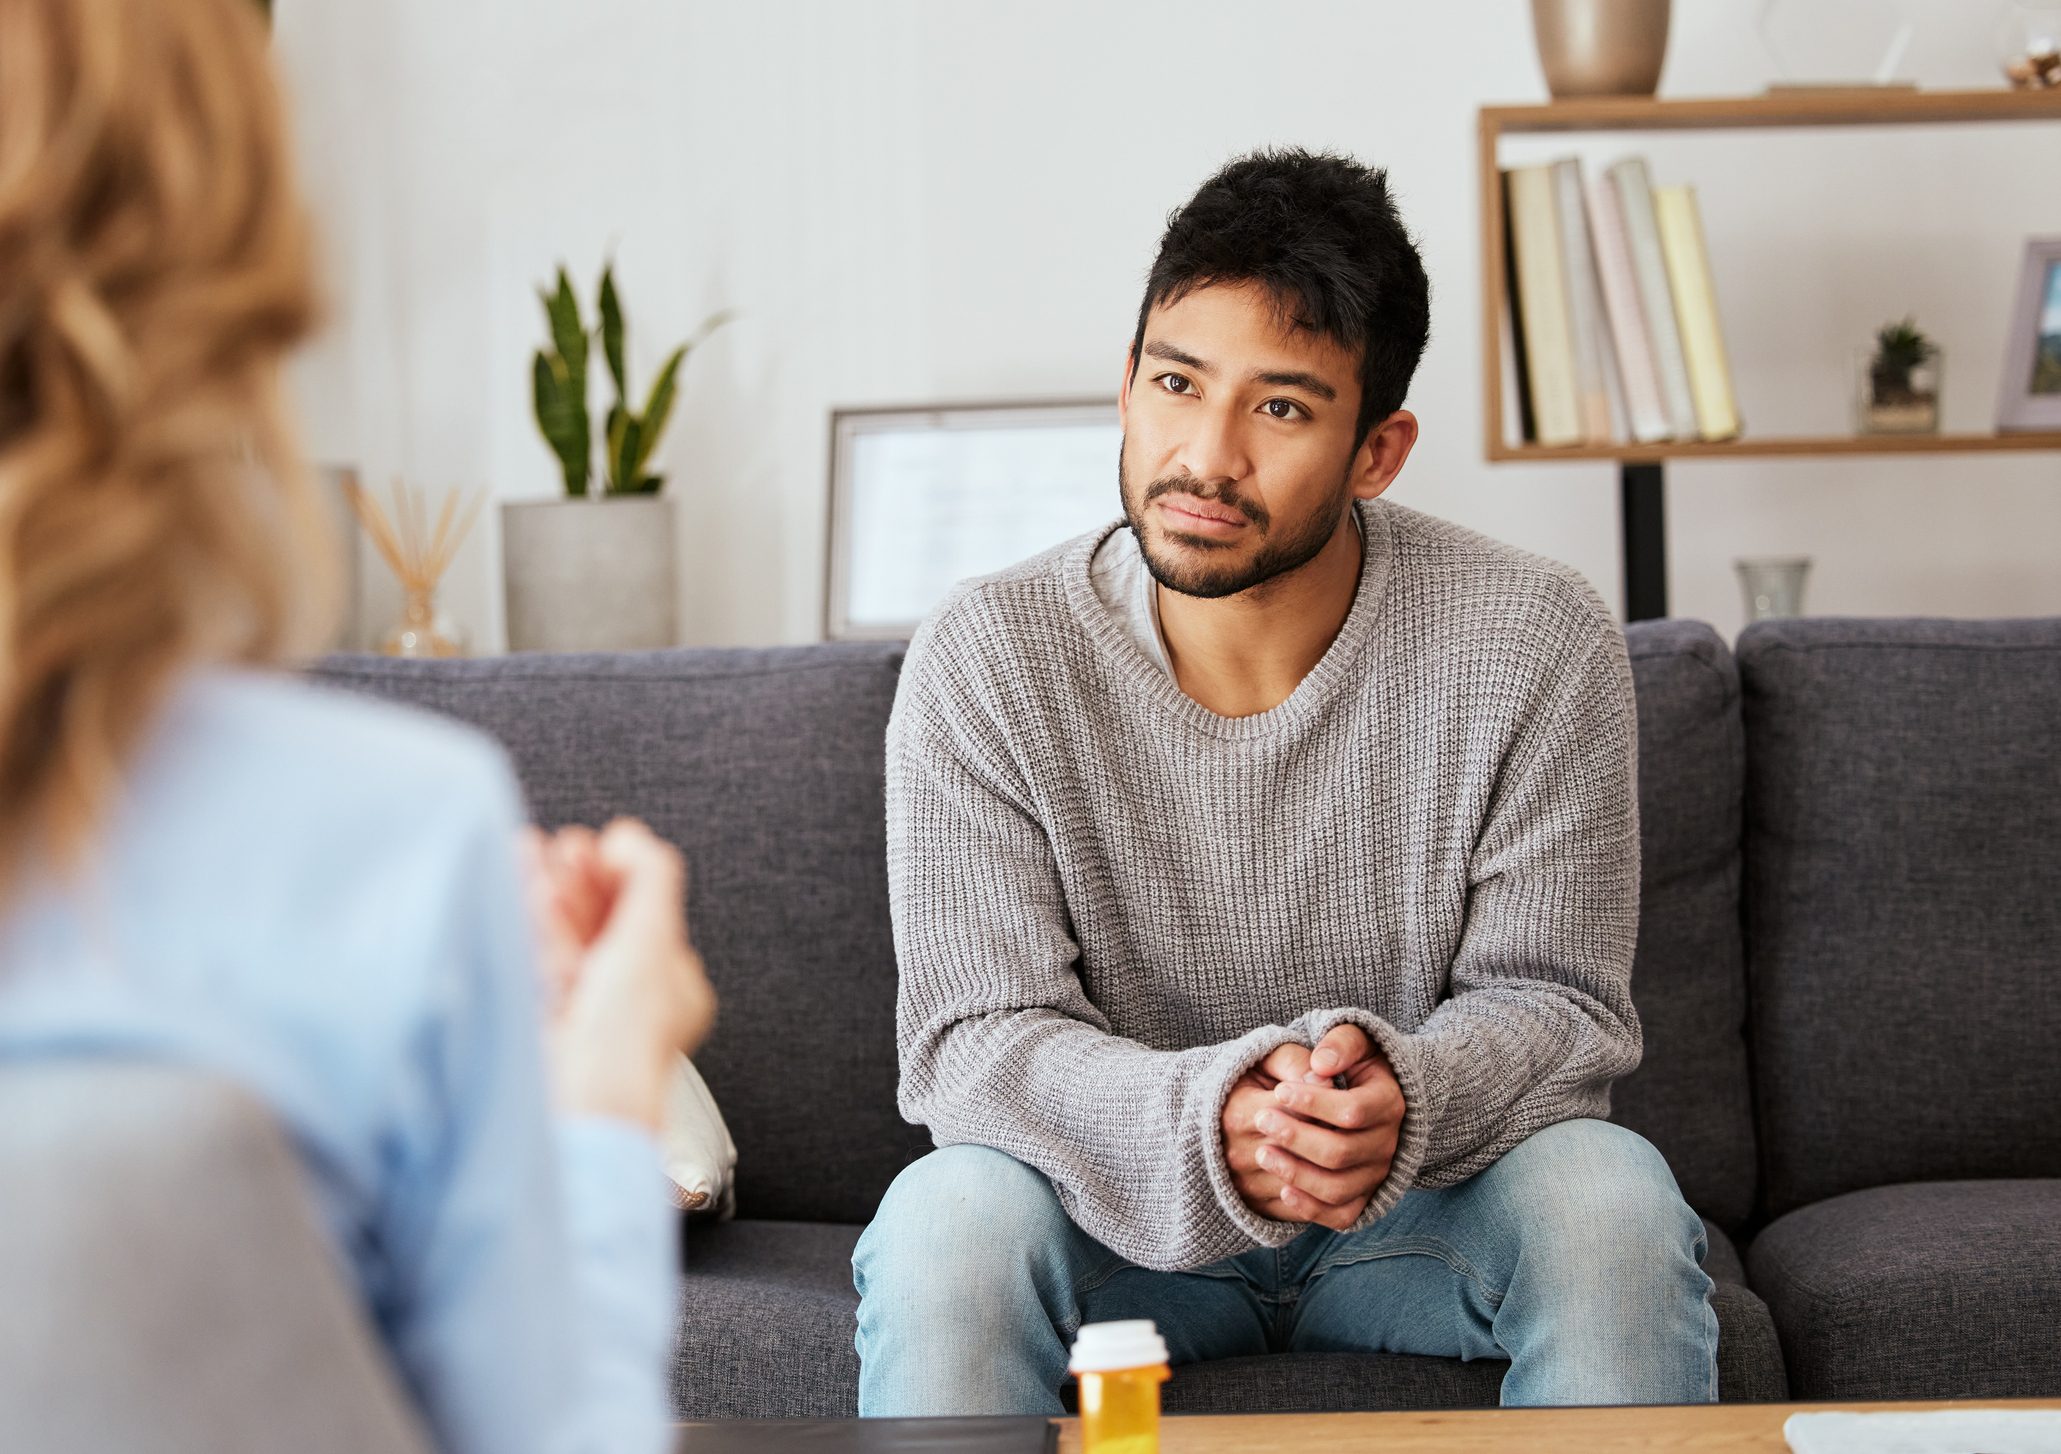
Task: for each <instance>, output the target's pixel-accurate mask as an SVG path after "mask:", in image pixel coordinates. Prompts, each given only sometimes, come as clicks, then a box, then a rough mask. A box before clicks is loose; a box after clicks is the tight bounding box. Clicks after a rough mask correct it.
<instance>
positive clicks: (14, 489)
mask: <svg viewBox="0 0 2061 1454" xmlns="http://www.w3.org/2000/svg"><path fill="white" fill-rule="evenodd" d="M266 45H267V38H266V34H265V28H264V25H263V23H262V20H261V17H260V16H259V14H258V7H257V5H256V3H255V0H0V892H4V891H5V889H6V888H7V887H8V886H11V885H12V884H14V883H15V881H16V880H17V878H18V877H19V875H20V873H21V872H22V871H23V869H24V867H25V865H26V864H27V863H28V862H29V861H31V860H32V859H37V858H42V857H44V856H46V855H47V856H48V858H49V859H50V861H52V862H53V863H55V864H56V865H58V866H59V867H61V868H70V867H76V866H77V865H78V864H79V863H80V862H81V861H82V860H83V859H85V858H86V857H87V856H88V852H89V849H90V845H91V841H92V837H93V832H94V830H95V828H96V827H97V826H98V825H99V823H100V821H101V819H102V818H103V817H104V816H105V815H106V814H107V813H108V812H109V810H110V808H111V806H112V802H113V800H114V799H115V797H116V796H117V794H118V792H119V789H120V785H121V779H122V774H123V771H124V769H125V767H126V766H127V764H128V761H129V758H130V757H131V755H132V754H133V752H134V751H135V750H136V749H137V747H138V745H139V743H140V741H141V740H142V738H143V737H144V735H145V732H146V729H147V728H148V727H149V726H150V725H151V722H152V720H153V718H154V716H155V714H156V712H157V711H158V710H159V708H160V707H161V706H162V705H163V703H164V701H165V700H166V698H167V696H168V695H169V693H170V692H171V690H172V689H173V688H174V687H175V686H176V684H177V682H178V680H179V679H180V677H181V676H182V674H184V673H185V672H186V671H188V670H189V669H191V668H193V667H196V666H198V665H201V664H205V663H248V664H260V663H276V662H281V661H284V660H288V659H290V658H292V657H295V656H297V655H300V654H301V653H304V652H308V651H312V650H315V649H317V648H319V646H320V644H321V642H322V640H323V639H324V636H325V635H326V631H327V628H328V625H329V622H330V621H331V619H332V614H331V613H332V612H333V611H334V609H335V606H334V602H335V577H336V570H335V560H334V557H333V546H332V542H331V540H330V534H329V524H328V518H327V513H326V511H325V510H324V509H323V507H322V505H321V501H320V498H319V497H318V496H317V495H316V494H315V493H314V491H313V489H312V487H311V484H310V482H309V480H308V478H307V471H306V466H305V464H304V462H303V461H302V459H301V457H300V453H299V449H298V446H297V445H296V443H295V440H294V437H293V433H292V430H291V427H290V424H289V421H288V420H287V418H286V415H285V412H284V408H283V405H282V402H281V399H280V395H279V384H280V380H279V366H280V363H281V361H282V358H283V356H284V355H285V354H286V353H287V351H288V350H290V349H291V348H292V347H293V346H294V345H295V344H296V343H298V342H299V341H300V340H301V339H302V338H303V337H305V336H306V335H307V334H308V333H309V332H310V331H311V330H312V328H313V327H314V324H315V321H316V294H315V285H314V269H313V265H312V262H311V250H310V238H309V228H308V223H307V220H306V217H305V214H304V213H303V211H302V209H301V207H300V205H299V202H298V200H297V196H296V192H295V189H294V186H293V182H292V177H291V172H290V165H289V157H288V145H287V140H286V133H285V127H284V125H283V122H282V119H281V114H280V103H279V98H278V95H277V91H276V88H275V85H274V82H273V77H272V74H271V67H270V64H269V61H268V58H267V56H266Z"/></svg>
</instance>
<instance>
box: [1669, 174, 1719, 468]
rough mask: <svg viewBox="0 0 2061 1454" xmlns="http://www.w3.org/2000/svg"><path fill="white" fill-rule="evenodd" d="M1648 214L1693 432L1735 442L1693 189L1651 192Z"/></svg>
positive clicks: (1713, 287) (1714, 292) (1713, 290)
mask: <svg viewBox="0 0 2061 1454" xmlns="http://www.w3.org/2000/svg"><path fill="white" fill-rule="evenodd" d="M1653 215H1654V219H1655V221H1657V222H1658V224H1659V228H1660V249H1661V252H1662V254H1663V255H1664V256H1665V257H1666V259H1667V277H1668V284H1669V286H1670V287H1671V288H1672V289H1673V291H1674V298H1675V324H1676V326H1677V327H1678V328H1679V329H1680V330H1681V334H1682V353H1683V356H1684V357H1685V358H1686V359H1687V360H1688V364H1689V394H1690V397H1691V398H1692V399H1693V400H1694V401H1695V405H1696V430H1697V433H1698V435H1700V436H1701V437H1702V438H1704V439H1707V440H1723V439H1736V438H1738V437H1739V408H1738V403H1737V400H1736V397H1735V396H1734V394H1733V390H1732V366H1731V362H1730V360H1729V359H1727V357H1726V355H1725V335H1724V330H1723V328H1722V327H1720V325H1719V323H1718V311H1717V288H1716V285H1715V284H1714V283H1713V281H1712V279H1711V275H1710V257H1709V253H1708V251H1707V249H1706V248H1705V247H1704V241H1703V222H1702V218H1701V217H1700V216H1699V215H1698V213H1697V209H1696V189H1695V188H1694V187H1687V186H1674V187H1655V188H1654V189H1653Z"/></svg>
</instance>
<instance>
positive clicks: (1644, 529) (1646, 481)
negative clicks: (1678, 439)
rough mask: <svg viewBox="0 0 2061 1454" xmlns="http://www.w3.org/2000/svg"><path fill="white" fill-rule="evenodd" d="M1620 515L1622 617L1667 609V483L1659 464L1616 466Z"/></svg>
mask: <svg viewBox="0 0 2061 1454" xmlns="http://www.w3.org/2000/svg"><path fill="white" fill-rule="evenodd" d="M1617 468H1618V517H1619V521H1620V523H1621V524H1622V526H1623V529H1624V616H1625V620H1627V621H1656V620H1658V619H1660V618H1661V617H1662V616H1665V615H1666V614H1667V488H1666V476H1665V475H1664V474H1663V473H1662V469H1663V467H1662V466H1661V465H1660V464H1658V463H1654V464H1621V465H1619V466H1618V467H1617Z"/></svg>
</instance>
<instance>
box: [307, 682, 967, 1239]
mask: <svg viewBox="0 0 2061 1454" xmlns="http://www.w3.org/2000/svg"><path fill="white" fill-rule="evenodd" d="M901 655H902V649H901V647H900V646H899V645H863V646H861V645H834V646H811V647H789V648H776V649H769V650H679V651H660V652H634V653H622V654H585V653H579V654H567V655H517V656H504V657H496V658H486V659H481V660H477V661H457V662H450V661H447V662H433V663H432V662H408V661H390V660H387V659H384V658H380V657H332V658H330V659H328V660H327V661H325V662H323V663H321V664H320V665H319V666H318V667H317V668H316V670H315V673H314V674H315V676H316V677H317V678H318V679H326V680H328V681H330V682H332V683H335V684H337V685H341V686H346V687H351V688H356V689H359V690H368V691H372V692H376V693H378V694H380V695H383V696H387V697H392V698H399V699H402V700H405V701H410V702H413V703H416V704H418V705H420V706H423V707H428V708H431V709H433V710H435V711H438V712H443V713H447V714H449V715H451V716H454V717H458V718H462V719H463V720H465V721H468V722H471V723H473V724H474V725H476V726H478V727H481V728H483V729H484V730H485V731H487V732H488V733H490V734H491V735H493V736H494V737H496V738H498V739H500V741H501V742H502V743H503V744H504V745H505V746H506V747H507V748H508V750H509V752H510V753H511V754H512V755H513V757H514V759H515V764H516V768H517V771H518V772H519V773H520V774H521V777H522V782H523V787H524V789H525V791H526V792H527V794H528V797H529V801H530V809H531V812H532V813H533V814H535V816H536V818H537V820H538V821H539V822H541V823H543V824H545V825H547V826H553V827H555V826H558V825H560V824H565V823H587V824H593V825H597V826H598V825H600V824H603V823H605V822H607V821H608V820H609V819H610V818H612V817H614V816H616V815H618V814H632V815H635V816H637V817H640V818H644V819H646V820H647V821H649V822H650V823H651V824H652V826H653V827H654V828H655V829H656V830H657V831H658V832H659V833H660V834H662V835H663V836H665V837H666V838H668V839H670V840H671V841H673V842H674V843H677V844H678V845H680V847H681V848H682V850H683V851H684V852H685V853H686V855H687V861H688V875H689V884H688V903H689V918H690V921H691V923H692V925H693V932H694V939H695V944H696V947H697V948H699V949H700V951H701V954H702V958H703V959H704V960H705V961H706V962H707V964H708V970H709V977H710V978H711V979H712V980H714V982H715V985H716V990H717V993H718V994H719V995H720V997H721V1000H722V1007H721V1010H720V1013H719V1015H718V1018H717V1023H716V1029H715V1033H714V1034H713V1035H712V1036H711V1037H710V1039H709V1042H708V1044H707V1045H706V1046H704V1047H703V1049H702V1051H701V1053H700V1054H698V1055H697V1056H696V1057H695V1063H696V1064H697V1065H698V1066H699V1067H700V1069H701V1072H702V1075H703V1076H704V1078H705V1079H706V1080H707V1081H708V1085H709V1089H710V1090H711V1091H712V1092H713V1093H714V1095H715V1098H716V1102H717V1104H718V1105H719V1106H720V1107H721V1108H722V1111H723V1116H724V1119H725V1120H726V1121H727V1122H728V1123H729V1127H730V1132H731V1135H732V1136H733V1137H734V1138H735V1140H736V1142H737V1153H738V1163H737V1207H738V1213H739V1215H741V1216H746V1217H772V1218H782V1219H787V1220H797V1221H833V1222H863V1221H866V1220H868V1219H870V1218H871V1217H872V1215H873V1211H874V1208H875V1207H876V1206H877V1205H878V1204H879V1201H880V1197H881V1194H882V1193H883V1192H885V1191H886V1190H887V1185H888V1183H889V1182H890V1181H892V1180H893V1179H894V1177H895V1174H896V1173H897V1172H898V1171H900V1170H901V1168H902V1167H903V1166H905V1165H907V1164H908V1163H909V1162H910V1161H911V1160H913V1159H914V1158H915V1157H916V1156H918V1155H920V1154H922V1152H924V1151H925V1150H927V1149H928V1148H929V1144H930V1142H929V1137H928V1135H927V1134H926V1133H925V1132H923V1131H922V1130H919V1129H918V1128H916V1127H913V1126H910V1125H908V1124H907V1123H905V1122H904V1121H903V1120H902V1118H901V1115H900V1113H899V1112H898V1111H897V1109H896V1106H895V1079H896V1060H895V1037H894V1014H895V960H894V945H893V940H892V937H891V934H890V930H889V925H888V907H887V856H886V845H885V828H884V824H885V820H886V807H885V800H884V758H885V751H884V745H883V744H884V741H885V737H886V732H887V715H888V710H889V708H890V707H891V706H892V705H893V702H894V691H895V681H896V679H897V675H898V673H899V670H900V665H901Z"/></svg>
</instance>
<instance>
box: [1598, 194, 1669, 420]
mask: <svg viewBox="0 0 2061 1454" xmlns="http://www.w3.org/2000/svg"><path fill="white" fill-rule="evenodd" d="M1589 224H1590V225H1589V233H1590V235H1591V236H1592V237H1593V238H1594V239H1595V243H1596V276H1597V280H1598V281H1599V282H1600V283H1601V284H1602V286H1603V311H1604V313H1605V314H1606V315H1607V316H1608V317H1609V319H1610V341H1611V344H1612V345H1613V347H1614V348H1615V351H1616V353H1617V368H1618V374H1619V381H1620V382H1621V383H1622V385H1623V388H1624V406H1625V415H1626V418H1627V420H1628V422H1629V423H1630V425H1631V431H1632V438H1633V439H1634V440H1636V441H1637V442H1638V443H1640V444H1657V443H1659V442H1660V441H1662V440H1667V439H1672V438H1674V437H1675V431H1674V426H1673V425H1672V424H1671V423H1670V422H1669V420H1668V413H1667V404H1666V403H1665V401H1664V400H1663V399H1662V397H1661V382H1660V365H1659V362H1658V361H1657V360H1656V358H1655V357H1654V347H1653V337H1652V331H1651V330H1650V329H1649V328H1648V327H1647V325H1646V309H1645V305H1644V304H1643V303H1641V302H1640V298H1639V278H1638V273H1637V271H1636V269H1635V266H1634V264H1633V262H1632V243H1631V237H1630V235H1629V233H1628V232H1627V231H1626V229H1625V219H1624V204H1623V203H1622V202H1621V201H1619V199H1618V189H1617V183H1616V181H1615V180H1614V179H1613V178H1612V177H1611V176H1610V175H1609V174H1608V173H1607V172H1606V173H1605V174H1604V175H1602V176H1600V177H1598V178H1596V180H1595V183H1594V185H1593V186H1592V187H1591V188H1590V191H1589ZM1665 282H1666V280H1665V278H1663V279H1662V283H1663V286H1664V285H1665ZM1683 392H1684V394H1685V395H1686V393H1687V392H1688V382H1687V380H1686V378H1685V379H1684V380H1683Z"/></svg>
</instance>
